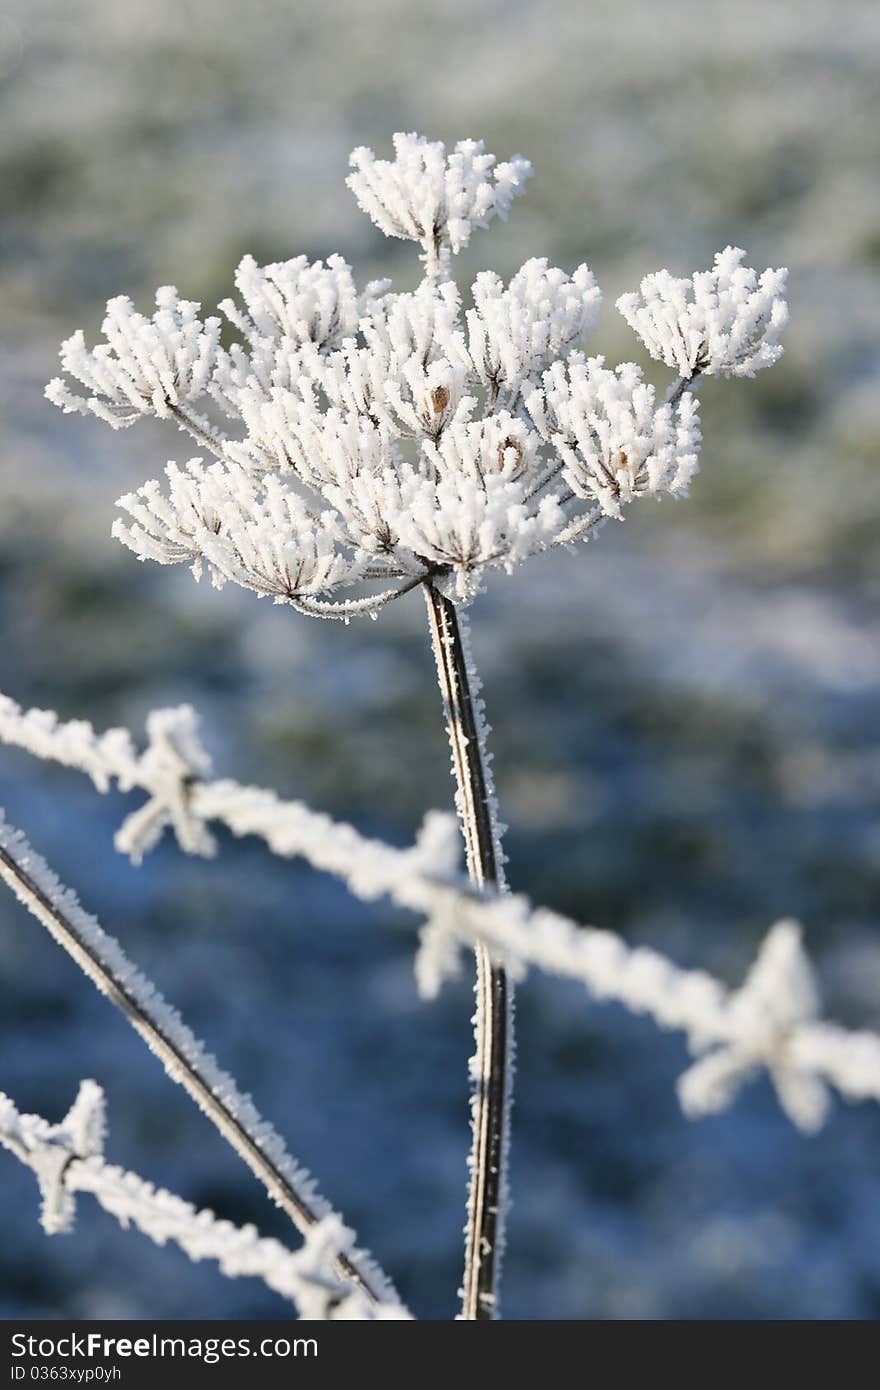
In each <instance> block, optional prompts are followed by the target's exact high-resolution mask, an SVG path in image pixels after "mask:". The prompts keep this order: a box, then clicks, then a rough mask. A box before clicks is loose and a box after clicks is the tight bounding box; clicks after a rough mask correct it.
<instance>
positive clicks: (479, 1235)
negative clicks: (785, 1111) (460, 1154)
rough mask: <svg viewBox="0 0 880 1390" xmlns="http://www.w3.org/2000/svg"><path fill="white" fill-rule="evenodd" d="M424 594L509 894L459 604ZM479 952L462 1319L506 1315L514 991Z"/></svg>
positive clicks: (474, 822) (458, 752) (482, 838)
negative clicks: (503, 1288) (502, 1289)
mask: <svg viewBox="0 0 880 1390" xmlns="http://www.w3.org/2000/svg"><path fill="white" fill-rule="evenodd" d="M424 591H425V599H426V602H427V606H428V621H429V626H430V630H431V640H432V644H433V648H434V656H435V658H436V661H437V675H438V679H439V683H440V692H441V694H442V696H443V709H444V714H445V716H446V726H447V731H448V733H449V742H450V745H451V748H452V762H453V769H454V773H455V781H456V788H457V795H456V803H457V806H458V812H459V818H460V820H461V826H462V833H463V835H464V842H465V851H466V855H467V866H468V873H469V875H470V878H471V882H472V883H473V884H474V885H475V886H476V887H477V888H503V886H504V875H503V870H502V857H501V848H500V840H499V833H498V825H497V822H496V819H495V814H494V800H493V791H492V782H491V774H490V772H489V768H488V764H487V759H486V754H485V748H484V739H483V733H484V730H483V725H482V720H481V713H480V708H479V707H478V706H477V703H476V690H475V688H474V686H475V672H474V668H473V664H472V662H471V660H470V651H469V647H468V643H467V634H466V630H464V629H463V625H462V620H460V619H459V615H458V613H457V612H456V608H455V605H454V604H453V603H451V602H450V601H449V599H447V598H444V596H443V595H442V594H441V593H439V592H438V590H437V589H436V588H435V587H434V586H433V584H430V583H429V584H426V585H425V586H424ZM475 954H476V985H475V995H476V1009H475V1012H474V1040H475V1044H476V1051H475V1055H474V1058H473V1064H472V1067H473V1070H472V1079H473V1086H474V1090H473V1095H472V1098H471V1122H472V1134H473V1139H472V1147H471V1155H470V1160H469V1165H470V1186H469V1189H468V1210H467V1225H466V1228H465V1267H464V1279H463V1283H462V1289H461V1296H462V1310H461V1317H462V1318H463V1319H465V1320H466V1321H483V1320H486V1319H491V1318H494V1317H497V1316H498V1279H499V1273H500V1263H501V1254H502V1249H503V1239H504V1204H505V1199H506V1188H507V1180H506V1167H507V1133H508V1118H509V1116H508V1112H509V1107H510V1101H511V1086H510V1074H511V1068H512V1062H513V986H512V984H511V982H510V980H509V979H508V977H507V972H506V971H505V969H504V967H503V966H501V965H499V964H497V963H496V962H495V961H494V960H493V959H492V956H491V954H490V952H489V951H488V950H487V949H486V947H485V946H484V945H482V944H480V945H477V947H476V948H475Z"/></svg>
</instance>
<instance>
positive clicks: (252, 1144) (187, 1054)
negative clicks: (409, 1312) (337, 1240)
mask: <svg viewBox="0 0 880 1390" xmlns="http://www.w3.org/2000/svg"><path fill="white" fill-rule="evenodd" d="M0 878H2V879H3V880H4V881H5V882H6V884H7V885H8V887H10V888H11V889H12V891H13V893H14V894H15V896H16V897H17V898H18V900H19V901H20V902H21V903H22V904H23V905H24V906H25V907H26V908H27V909H28V911H29V912H31V913H32V914H33V915H34V916H35V917H36V918H37V920H38V921H40V922H41V923H42V924H43V926H45V927H46V928H47V930H48V931H49V932H50V934H51V935H52V936H53V937H54V939H55V940H56V941H57V942H58V944H59V945H60V946H62V947H63V949H64V950H66V951H67V953H68V955H70V956H71V957H72V958H73V959H74V960H75V961H76V963H77V965H79V967H80V969H81V970H82V971H83V972H84V973H85V974H86V975H87V976H88V977H89V979H90V980H91V981H92V983H93V984H94V985H95V986H96V987H97V989H98V990H99V991H100V992H101V993H102V994H105V995H106V996H107V997H108V998H109V999H110V1000H111V1002H112V1003H114V1004H115V1005H116V1007H117V1008H119V1009H120V1010H121V1012H122V1013H123V1014H124V1015H125V1017H126V1018H127V1019H128V1021H129V1023H130V1024H131V1026H132V1027H133V1028H134V1029H135V1031H136V1032H137V1033H139V1034H140V1036H141V1037H142V1038H143V1039H144V1041H145V1042H146V1043H147V1045H148V1046H149V1048H150V1050H151V1051H152V1052H154V1053H155V1055H156V1056H157V1057H158V1058H159V1060H160V1061H161V1062H162V1064H163V1066H164V1068H165V1071H166V1072H167V1074H168V1075H169V1076H170V1077H171V1079H172V1081H176V1082H177V1083H178V1084H179V1085H181V1086H182V1087H183V1088H184V1089H185V1090H186V1091H187V1093H188V1094H189V1095H190V1096H191V1097H192V1099H193V1100H195V1102H196V1104H197V1105H198V1106H199V1108H200V1109H201V1110H202V1111H203V1112H204V1114H205V1115H206V1116H207V1117H208V1118H209V1119H210V1120H211V1121H212V1123H213V1124H214V1125H215V1126H216V1127H217V1129H218V1130H219V1131H220V1133H221V1134H222V1135H223V1137H224V1138H225V1139H226V1140H227V1141H228V1142H229V1143H230V1144H231V1145H232V1147H233V1148H234V1149H235V1150H236V1152H237V1153H238V1154H239V1156H240V1157H241V1158H242V1159H243V1160H244V1161H245V1162H246V1163H247V1164H248V1166H249V1167H250V1168H251V1171H252V1172H253V1173H255V1175H256V1176H257V1177H258V1178H260V1180H261V1181H262V1182H263V1183H264V1185H265V1186H266V1187H267V1189H268V1191H269V1192H270V1195H271V1196H272V1197H273V1198H274V1199H275V1201H276V1202H278V1203H279V1205H281V1206H283V1207H284V1209H285V1210H286V1211H287V1213H288V1215H290V1216H291V1218H292V1219H293V1220H294V1222H295V1224H296V1225H297V1226H298V1228H299V1229H300V1230H301V1231H302V1232H303V1233H305V1232H306V1231H307V1230H308V1229H309V1228H310V1227H311V1226H312V1225H314V1223H315V1221H316V1220H318V1219H320V1218H322V1217H324V1216H329V1215H332V1214H333V1213H332V1211H331V1208H330V1207H329V1205H328V1204H327V1202H326V1201H325V1200H324V1198H323V1197H322V1196H321V1195H320V1194H319V1193H318V1191H317V1189H316V1187H315V1184H314V1181H313V1179H312V1178H311V1177H310V1175H309V1174H308V1173H307V1172H306V1171H305V1170H304V1169H302V1168H300V1167H299V1165H298V1164H297V1163H296V1162H295V1161H294V1160H293V1159H292V1158H291V1157H290V1155H289V1154H288V1152H287V1150H286V1148H285V1145H284V1141H283V1140H282V1139H281V1137H280V1135H278V1134H277V1133H276V1132H275V1130H274V1129H273V1128H272V1126H271V1125H270V1124H268V1123H267V1121H265V1120H264V1119H263V1118H262V1116H261V1115H260V1114H259V1112H258V1111H257V1109H256V1107H255V1105H254V1104H253V1101H252V1100H251V1098H250V1096H247V1095H243V1094H242V1093H241V1092H240V1091H239V1089H238V1087H237V1086H236V1084H235V1082H234V1081H233V1079H232V1077H231V1076H229V1075H228V1074H227V1073H226V1072H224V1071H222V1070H221V1069H220V1068H219V1067H218V1065H217V1063H216V1061H215V1060H214V1058H213V1057H212V1056H211V1054H210V1053H208V1052H206V1050H205V1048H204V1046H203V1044H202V1043H201V1042H199V1040H198V1039H197V1038H196V1037H195V1035H194V1034H193V1033H192V1032H191V1030H190V1029H189V1028H188V1027H187V1026H186V1024H185V1023H184V1022H183V1019H182V1018H181V1017H180V1014H179V1013H178V1012H177V1010H176V1009H174V1008H173V1007H172V1006H171V1005H170V1004H168V1003H167V1002H166V1000H165V999H164V998H163V996H162V995H161V994H160V993H159V991H158V990H157V989H156V987H155V985H153V984H152V983H151V982H150V981H149V980H148V979H147V978H146V976H144V975H142V974H141V972H140V971H139V970H138V969H137V968H136V967H135V966H134V965H133V963H132V962H131V961H130V960H129V959H128V957H127V956H126V955H125V953H124V951H123V950H122V947H121V946H120V945H119V943H118V942H117V941H116V939H115V938H114V937H112V936H110V935H109V933H107V932H105V931H104V930H103V928H102V927H101V926H100V924H99V923H98V921H97V919H96V918H95V917H93V916H91V915H90V914H89V913H87V912H86V911H85V910H84V909H83V908H82V906H81V905H80V903H79V900H78V899H77V897H76V894H75V893H73V892H72V891H71V889H69V888H66V887H65V886H64V885H63V884H62V883H61V882H60V881H59V879H58V878H57V877H56V875H55V874H54V873H53V872H52V870H51V869H50V868H49V867H48V865H47V864H46V862H45V860H44V859H42V858H41V856H40V855H38V854H37V853H36V852H35V851H34V850H33V849H32V848H31V846H30V845H29V843H28V841H27V840H26V839H25V837H24V835H23V834H22V833H21V832H20V831H19V830H16V829H14V828H13V827H12V826H10V825H9V824H8V823H7V822H6V820H5V818H4V816H3V813H2V811H0ZM252 1150H253V1151H256V1156H255V1154H254V1152H252ZM262 1159H265V1160H266V1162H265V1163H263V1162H262ZM357 1260H358V1265H357V1268H358V1270H359V1271H360V1272H361V1273H362V1274H363V1276H364V1277H365V1278H366V1279H367V1281H368V1286H370V1287H373V1288H374V1289H375V1290H377V1291H378V1292H379V1293H380V1294H381V1295H382V1296H387V1297H389V1298H391V1297H393V1296H394V1295H393V1290H391V1288H390V1285H389V1284H388V1281H387V1280H386V1279H385V1276H384V1275H383V1274H382V1273H381V1271H380V1270H379V1269H378V1268H377V1267H376V1266H374V1265H373V1263H372V1261H370V1259H369V1257H367V1256H364V1255H358V1256H357Z"/></svg>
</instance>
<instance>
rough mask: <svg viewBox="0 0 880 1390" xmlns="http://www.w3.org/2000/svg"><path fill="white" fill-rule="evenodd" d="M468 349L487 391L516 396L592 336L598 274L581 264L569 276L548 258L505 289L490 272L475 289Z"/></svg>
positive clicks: (526, 267)
mask: <svg viewBox="0 0 880 1390" xmlns="http://www.w3.org/2000/svg"><path fill="white" fill-rule="evenodd" d="M473 296H474V307H473V309H470V310H468V313H467V325H468V348H469V351H470V355H471V359H472V361H473V364H474V367H475V369H476V372H477V375H478V376H479V378H480V381H481V382H482V383H483V385H484V386H490V387H495V388H496V389H498V388H500V387H502V386H504V387H507V388H513V390H514V391H515V390H516V388H517V387H518V386H519V385H520V383H521V382H522V381H523V380H524V379H525V378H526V377H528V376H531V374H532V373H533V372H535V371H537V370H538V369H539V368H540V367H542V366H543V365H544V363H545V362H546V360H547V359H548V358H549V357H556V356H558V354H559V353H560V352H562V351H564V349H565V348H567V347H569V346H570V345H571V344H572V343H574V342H577V341H578V340H579V339H580V338H583V337H584V336H585V335H586V334H587V333H590V332H592V330H593V329H594V328H595V327H596V324H597V322H598V319H599V309H600V307H601V304H602V294H601V291H600V290H599V287H598V285H597V284H596V281H595V278H594V276H593V274H592V272H591V271H590V270H589V269H588V267H587V266H585V265H579V266H578V268H577V270H576V271H575V272H574V275H572V276H571V277H569V276H568V275H566V273H565V271H564V270H558V269H557V268H556V267H549V268H548V265H547V261H546V259H538V258H535V259H533V260H531V261H526V263H525V265H524V266H523V267H522V269H521V270H518V271H517V273H516V275H514V277H513V279H512V280H511V282H510V284H509V286H508V287H507V288H506V289H505V287H504V283H503V281H502V280H501V277H500V276H498V275H496V274H495V273H494V271H491V270H485V271H483V273H482V274H481V275H478V276H477V278H476V280H475V281H474V287H473Z"/></svg>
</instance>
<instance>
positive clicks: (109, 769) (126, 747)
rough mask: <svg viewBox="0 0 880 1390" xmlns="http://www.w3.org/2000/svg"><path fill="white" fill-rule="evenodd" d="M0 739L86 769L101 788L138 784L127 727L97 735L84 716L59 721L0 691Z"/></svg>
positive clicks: (41, 756)
mask: <svg viewBox="0 0 880 1390" xmlns="http://www.w3.org/2000/svg"><path fill="white" fill-rule="evenodd" d="M164 713H166V714H167V713H168V711H164ZM0 741H2V742H3V743H7V744H10V745H12V746H13V747H15V748H24V749H25V750H26V751H27V752H28V753H33V754H35V756H36V757H38V758H44V759H46V760H47V761H50V762H56V763H61V764H62V766H64V767H75V768H77V769H78V770H79V771H80V772H86V773H88V775H89V777H91V779H92V781H93V782H94V784H95V786H96V787H97V789H98V791H100V792H106V791H109V789H110V787H111V785H112V783H113V782H114V781H116V782H118V783H119V786H120V788H121V789H122V790H123V791H127V790H128V789H129V788H130V787H132V786H135V785H136V784H137V785H141V783H139V782H138V779H137V776H136V769H137V764H138V754H137V751H136V749H135V746H134V743H133V741H132V737H131V734H130V733H129V732H128V730H127V729H109V730H108V731H107V733H104V734H100V735H99V734H96V733H95V731H94V729H93V728H92V726H91V724H89V723H88V722H87V721H86V720H84V719H71V720H69V721H67V722H66V723H62V722H61V721H60V720H59V719H58V716H57V715H56V714H55V713H54V712H53V711H52V710H46V709H31V710H27V711H24V710H22V709H21V707H20V706H19V705H17V704H16V703H15V701H14V700H10V699H9V697H8V696H7V695H0Z"/></svg>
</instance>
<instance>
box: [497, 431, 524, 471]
mask: <svg viewBox="0 0 880 1390" xmlns="http://www.w3.org/2000/svg"><path fill="white" fill-rule="evenodd" d="M509 453H513V455H514V460H513V468H512V470H511V472H510V475H509V476H510V477H512V478H518V477H519V475H520V473H521V472H522V468H523V447H522V445H521V444H520V442H519V440H518V439H514V438H513V436H512V435H508V436H507V438H506V439H503V440H502V441H501V443H500V444H499V445H498V468H499V471H503V469H504V465H505V463H509V462H510V460H509V459H508V457H507V456H508V454H509Z"/></svg>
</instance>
